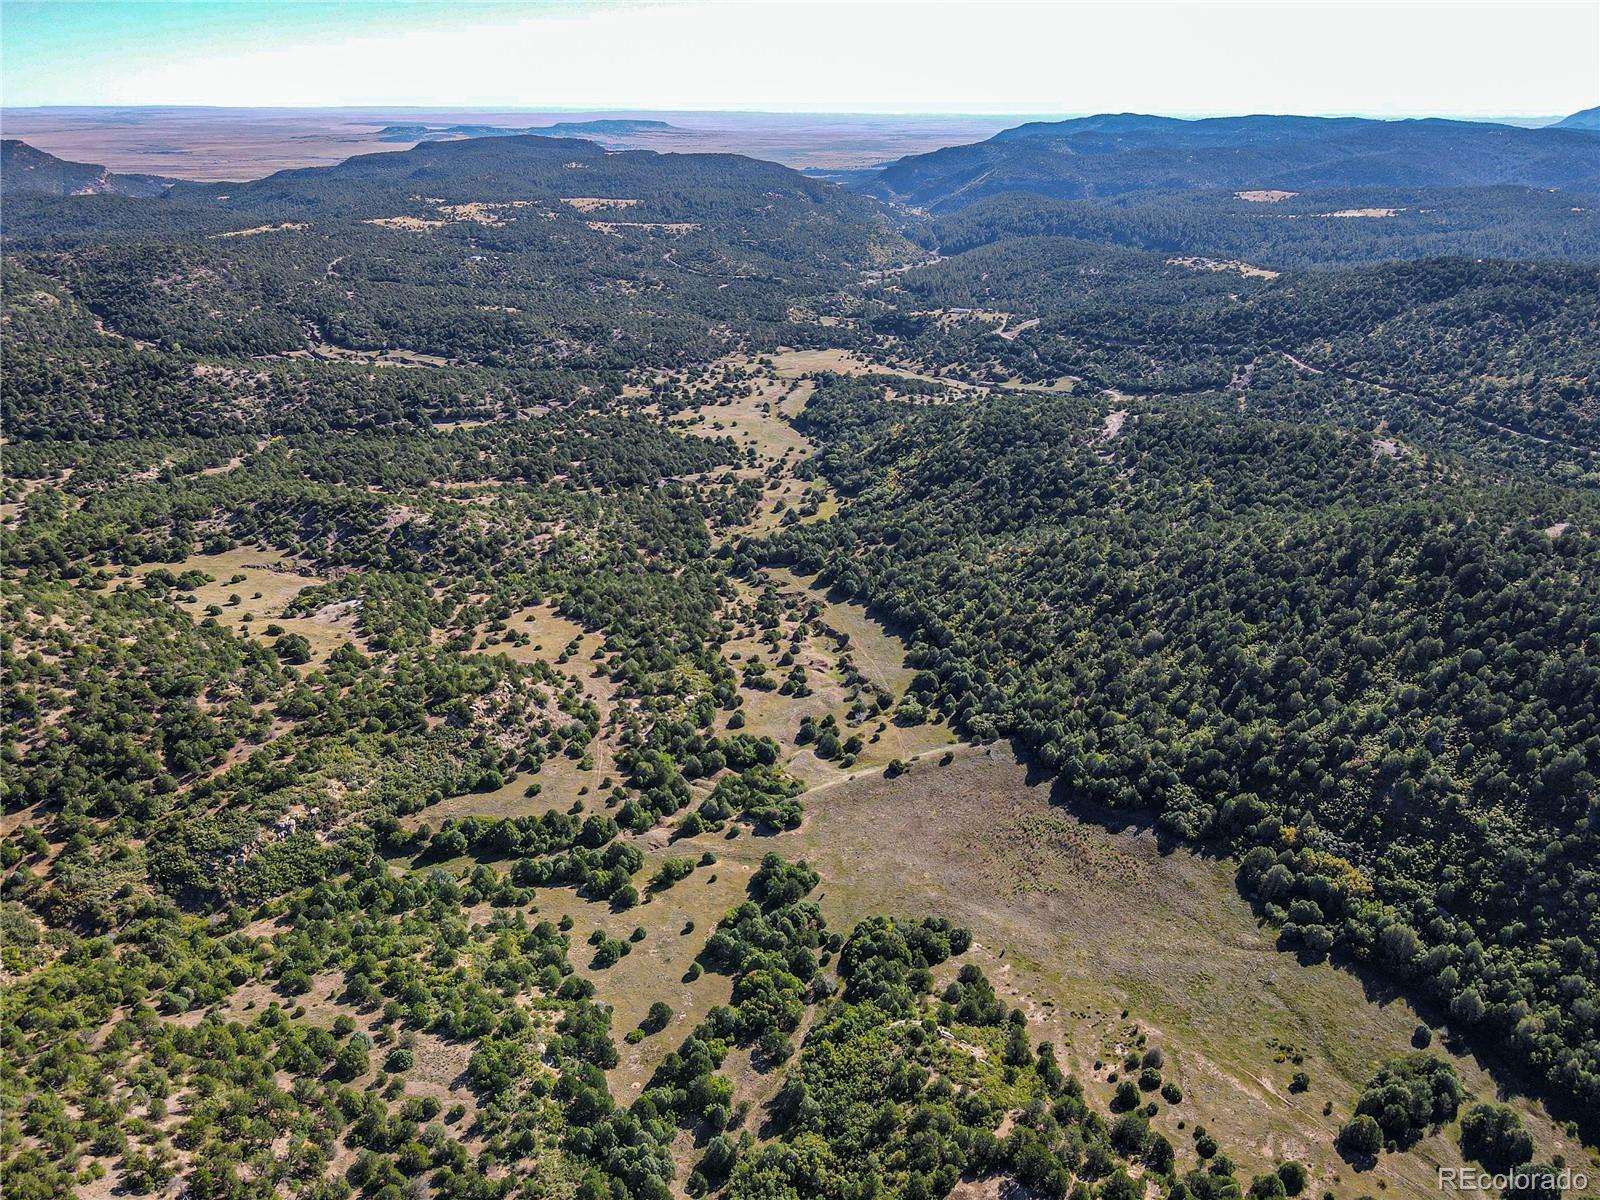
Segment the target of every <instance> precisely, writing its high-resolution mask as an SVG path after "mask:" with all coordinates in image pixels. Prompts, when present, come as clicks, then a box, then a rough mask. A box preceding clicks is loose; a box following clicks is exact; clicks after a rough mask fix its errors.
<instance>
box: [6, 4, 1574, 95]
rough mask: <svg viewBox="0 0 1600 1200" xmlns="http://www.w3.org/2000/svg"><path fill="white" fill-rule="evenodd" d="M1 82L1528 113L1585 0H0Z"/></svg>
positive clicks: (147, 89) (18, 88)
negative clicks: (1033, 0) (1258, 0)
mask: <svg viewBox="0 0 1600 1200" xmlns="http://www.w3.org/2000/svg"><path fill="white" fill-rule="evenodd" d="M0 102H3V103H4V104H5V105H7V106H15V107H23V106H34V105H46V104H82V105H217V106H224V107H250V106H291V107H297V106H305V107H333V106H388V107H392V106H405V105H415V106H425V107H453V108H460V107H490V108H517V107H528V108H541V109H560V108H573V109H595V108H601V109H603V108H616V109H641V108H642V109H663V110H680V111H685V110H727V109H736V110H749V111H768V112H856V113H919V112H920V113H1002V114H1073V113H1088V112H1117V111H1139V112H1156V113H1167V114H1172V115H1205V114H1216V113H1240V112H1280V113H1307V114H1332V113H1341V114H1343V113H1360V114H1367V115H1373V116H1423V115H1446V116H1480V117H1482V116H1503V117H1511V116H1552V115H1560V114H1564V113H1568V112H1572V111H1575V110H1577V109H1580V108H1587V107H1590V106H1592V105H1595V104H1600V3H1596V2H1595V0H1579V2H1576V3H1539V2H1533V0H1527V2H1513V3H1499V2H1496V3H1457V2H1451V0H1433V2H1421V3H1418V2H1403V0H1402V2H1397V3H1366V2H1363V0H1339V2H1330V0H1273V2H1270V3H1212V2H1205V0H1183V2H1171V0H1119V2H1117V3H1103V2H1102V3H1075V2H1062V3H1048V2H1038V3H1018V2H1010V0H989V2H981V3H969V2H959V0H952V2H950V3H928V2H918V0H852V2H849V3H831V2H827V0H809V2H796V0H772V2H764V0H742V2H733V0H728V2H712V0H681V2H680V0H592V2H591V0H543V2H512V0H501V2H478V0H462V2H458V3H437V2H434V0H415V2H408V0H398V2H397V0H360V2H349V3H323V2H320V0H275V2H267V0H209V2H203V3H170V2H168V0H116V2H100V0H93V2H91V0H0Z"/></svg>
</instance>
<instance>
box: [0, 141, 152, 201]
mask: <svg viewBox="0 0 1600 1200" xmlns="http://www.w3.org/2000/svg"><path fill="white" fill-rule="evenodd" d="M172 183H173V181H172V180H170V179H164V178H162V177H161V176H160V175H116V174H113V173H112V172H110V171H108V170H107V169H106V168H105V167H102V166H100V165H99V164H97V163H79V162H68V161H67V160H66V159H64V158H57V157H56V156H55V155H53V154H46V153H45V152H44V151H43V150H39V149H37V148H35V147H33V146H30V145H28V143H27V142H23V141H18V140H17V139H16V138H6V139H5V141H3V142H0V195H5V196H159V195H161V193H162V192H164V191H166V190H167V189H168V188H169V187H171V186H172Z"/></svg>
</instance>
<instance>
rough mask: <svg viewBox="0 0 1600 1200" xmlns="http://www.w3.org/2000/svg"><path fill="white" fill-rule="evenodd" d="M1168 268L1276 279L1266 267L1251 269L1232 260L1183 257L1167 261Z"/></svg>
mask: <svg viewBox="0 0 1600 1200" xmlns="http://www.w3.org/2000/svg"><path fill="white" fill-rule="evenodd" d="M1167 266H1169V267H1186V268H1188V269H1189V270H1191V271H1237V272H1238V273H1239V274H1241V275H1243V276H1244V277H1245V278H1246V279H1276V278H1277V277H1278V272H1276V271H1269V270H1267V268H1266V267H1253V266H1251V265H1250V264H1249V263H1247V262H1239V261H1238V260H1237V259H1232V258H1199V257H1195V256H1192V255H1190V256H1185V257H1182V258H1169V259H1167Z"/></svg>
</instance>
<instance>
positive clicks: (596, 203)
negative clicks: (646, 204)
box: [561, 196, 639, 213]
mask: <svg viewBox="0 0 1600 1200" xmlns="http://www.w3.org/2000/svg"><path fill="white" fill-rule="evenodd" d="M561 203H563V204H565V205H567V206H569V207H571V208H575V209H577V210H578V211H579V212H581V213H591V212H604V211H606V210H607V209H613V208H632V207H634V206H635V205H636V204H638V203H639V202H638V201H637V200H628V199H623V198H620V197H612V196H563V197H561Z"/></svg>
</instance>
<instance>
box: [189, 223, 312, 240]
mask: <svg viewBox="0 0 1600 1200" xmlns="http://www.w3.org/2000/svg"><path fill="white" fill-rule="evenodd" d="M304 228H306V225H305V223H304V222H303V221H284V222H283V223H282V224H281V225H257V226H255V227H254V228H253V229H234V230H230V231H229V232H227V233H214V234H212V235H211V236H212V237H213V238H242V237H255V236H257V235H258V234H263V233H295V232H298V231H299V230H301V229H304Z"/></svg>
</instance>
